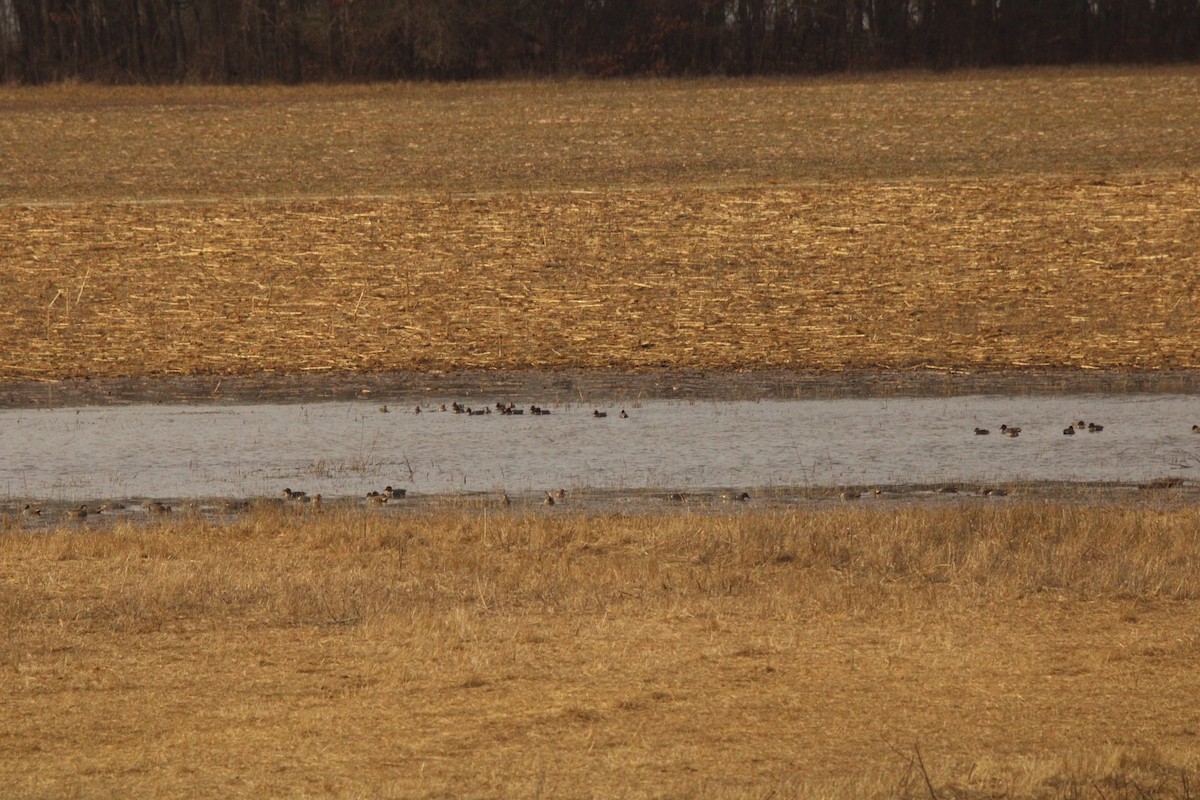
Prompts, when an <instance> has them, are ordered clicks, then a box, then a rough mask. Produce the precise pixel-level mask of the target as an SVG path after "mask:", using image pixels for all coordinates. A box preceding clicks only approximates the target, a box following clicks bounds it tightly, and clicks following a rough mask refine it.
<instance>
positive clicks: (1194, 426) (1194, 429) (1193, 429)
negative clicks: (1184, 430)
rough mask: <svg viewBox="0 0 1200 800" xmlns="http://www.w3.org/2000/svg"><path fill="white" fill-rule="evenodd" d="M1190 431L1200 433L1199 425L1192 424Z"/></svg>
mask: <svg viewBox="0 0 1200 800" xmlns="http://www.w3.org/2000/svg"><path fill="white" fill-rule="evenodd" d="M1192 433H1200V425H1193V426H1192Z"/></svg>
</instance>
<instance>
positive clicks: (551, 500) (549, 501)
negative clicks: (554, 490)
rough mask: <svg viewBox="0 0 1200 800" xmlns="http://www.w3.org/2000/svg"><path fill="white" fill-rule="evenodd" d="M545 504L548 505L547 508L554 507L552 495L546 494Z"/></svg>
mask: <svg viewBox="0 0 1200 800" xmlns="http://www.w3.org/2000/svg"><path fill="white" fill-rule="evenodd" d="M545 503H546V505H548V506H552V505H554V495H552V494H550V493H549V492H546V500H545Z"/></svg>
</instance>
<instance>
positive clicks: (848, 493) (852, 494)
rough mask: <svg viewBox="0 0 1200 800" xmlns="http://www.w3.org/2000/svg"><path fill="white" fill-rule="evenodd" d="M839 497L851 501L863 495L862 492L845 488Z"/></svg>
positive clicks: (839, 493)
mask: <svg viewBox="0 0 1200 800" xmlns="http://www.w3.org/2000/svg"><path fill="white" fill-rule="evenodd" d="M838 497H840V498H842V501H843V502H849V501H850V500H857V499H858V498H860V497H862V492H859V491H856V490H854V489H843V490H842V491H840V492H838Z"/></svg>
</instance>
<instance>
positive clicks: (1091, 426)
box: [1087, 422, 1104, 433]
mask: <svg viewBox="0 0 1200 800" xmlns="http://www.w3.org/2000/svg"><path fill="white" fill-rule="evenodd" d="M1087 429H1088V433H1099V432H1100V431H1102V430H1104V426H1103V425H1097V424H1096V423H1094V422H1089V423H1088V426H1087Z"/></svg>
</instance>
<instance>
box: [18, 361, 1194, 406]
mask: <svg viewBox="0 0 1200 800" xmlns="http://www.w3.org/2000/svg"><path fill="white" fill-rule="evenodd" d="M1092 392H1103V393H1118V394H1119V393H1158V394H1163V393H1173V394H1197V395H1200V370H1163V371H1154V372H1145V371H1101V370H1072V369H1027V370H1026V369H1020V370H1006V371H998V372H955V371H943V370H911V371H895V370H856V371H844V372H816V371H813V372H804V371H746V372H733V371H718V370H712V371H708V370H652V371H640V372H617V371H607V370H578V369H576V370H556V371H524V370H519V371H512V370H463V371H457V372H378V373H353V372H310V373H297V374H254V375H225V376H219V375H181V376H145V377H131V378H96V379H79V378H75V379H66V380H45V381H21V382H6V383H0V408H63V407H73V406H95V405H131V404H136V403H309V402H319V401H328V400H348V399H355V398H360V399H361V398H364V397H375V398H378V399H380V400H381V401H388V402H396V403H404V402H414V403H416V402H420V403H429V402H433V401H438V402H449V401H450V400H454V399H458V400H464V401H466V400H473V399H478V400H485V401H488V402H492V401H500V400H505V401H508V400H511V401H514V402H518V403H522V402H544V403H566V402H583V403H587V402H591V401H593V400H627V399H628V400H636V399H679V400H708V401H722V400H760V399H761V400H765V399H780V400H782V399H791V400H802V399H839V398H868V397H950V396H963V395H1009V396H1030V395H1054V394H1086V393H1092Z"/></svg>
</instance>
